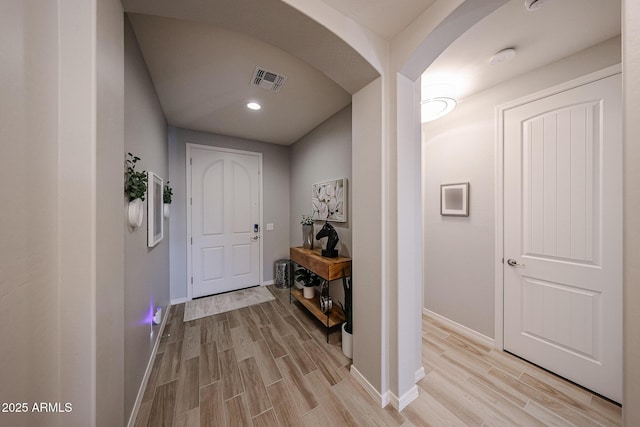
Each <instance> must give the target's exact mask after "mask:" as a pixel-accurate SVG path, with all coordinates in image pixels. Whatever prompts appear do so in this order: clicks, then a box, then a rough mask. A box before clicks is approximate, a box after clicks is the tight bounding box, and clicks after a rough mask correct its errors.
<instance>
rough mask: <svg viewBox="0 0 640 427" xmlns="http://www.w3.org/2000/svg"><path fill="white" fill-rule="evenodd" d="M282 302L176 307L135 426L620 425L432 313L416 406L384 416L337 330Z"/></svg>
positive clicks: (601, 405) (614, 409) (599, 403)
mask: <svg viewBox="0 0 640 427" xmlns="http://www.w3.org/2000/svg"><path fill="white" fill-rule="evenodd" d="M268 288H269V290H270V291H271V292H272V293H273V294H274V295H275V296H276V300H275V301H270V302H267V303H263V304H260V305H256V306H252V307H248V308H243V309H239V310H235V311H232V312H228V313H223V314H218V315H215V316H210V317H207V318H203V319H198V320H193V321H190V322H186V323H184V322H183V321H182V319H183V315H184V304H181V305H176V306H173V307H172V308H171V311H170V313H169V318H168V319H167V325H166V326H165V331H164V334H163V336H162V339H161V342H160V346H159V349H158V354H157V356H156V359H155V360H154V363H153V369H152V372H151V374H150V378H149V383H148V384H147V387H146V389H145V393H144V396H143V399H142V404H141V406H140V409H139V412H138V416H137V419H136V423H135V425H136V426H152V427H159V426H179V427H196V426H332V425H333V426H407V427H408V426H465V425H467V426H468V425H472V426H493V425H502V426H543V425H553V426H572V425H574V426H600V425H603V426H616V425H621V424H622V421H621V409H620V407H618V406H617V405H614V404H612V403H610V402H608V401H606V400H604V399H602V398H600V397H598V396H595V395H592V394H591V393H589V392H588V391H586V390H584V389H582V388H580V387H577V386H575V385H573V384H571V383H569V382H567V381H564V380H562V379H560V378H558V377H556V376H554V375H551V374H549V373H547V372H545V371H544V370H542V369H539V368H537V367H535V366H533V365H531V364H528V363H526V362H524V361H522V360H520V359H518V358H516V357H513V356H511V355H509V354H508V353H504V352H500V351H496V350H493V349H491V348H488V347H486V346H485V345H483V344H481V343H479V342H476V341H474V340H472V339H469V338H467V337H465V336H462V335H459V334H457V333H455V332H454V331H452V330H450V329H449V328H448V327H447V326H446V325H444V324H443V323H441V322H438V321H437V320H435V319H432V318H429V317H426V316H423V321H422V326H423V328H422V344H423V345H422V351H423V366H424V367H425V371H426V373H427V375H426V377H425V378H424V379H422V380H421V381H420V383H419V384H418V386H419V389H418V390H419V397H418V398H417V399H416V400H415V401H414V402H412V403H411V405H409V406H408V407H407V408H405V409H404V410H403V411H402V412H398V411H396V410H395V409H393V408H392V407H391V406H390V405H389V406H387V407H386V408H384V409H382V408H380V407H379V406H377V405H376V403H375V402H374V401H373V400H372V399H371V398H370V397H369V396H368V394H367V393H366V392H365V391H364V390H363V389H362V387H360V385H359V384H358V383H356V382H355V380H354V379H353V378H352V377H351V376H350V374H349V363H350V360H349V359H347V358H346V357H345V356H344V355H343V354H342V351H341V349H340V333H339V332H338V331H336V332H333V333H332V334H331V336H330V340H329V341H330V342H329V344H327V343H326V342H325V330H324V328H323V327H322V326H321V325H320V323H319V322H318V321H317V320H315V319H314V318H311V317H309V315H308V314H307V313H306V312H305V311H304V310H303V309H301V308H300V307H299V306H298V303H293V304H289V294H288V291H287V290H279V289H276V288H274V287H273V286H269V287H268Z"/></svg>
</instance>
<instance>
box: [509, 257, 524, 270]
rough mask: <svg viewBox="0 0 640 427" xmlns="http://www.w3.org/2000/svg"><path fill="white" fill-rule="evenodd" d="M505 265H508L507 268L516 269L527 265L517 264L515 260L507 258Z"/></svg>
mask: <svg viewBox="0 0 640 427" xmlns="http://www.w3.org/2000/svg"><path fill="white" fill-rule="evenodd" d="M507 264H509V266H511V267H518V268H524V267H526V266H527V265H526V264H518V261H516V260H515V259H512V258H509V259H508V260H507Z"/></svg>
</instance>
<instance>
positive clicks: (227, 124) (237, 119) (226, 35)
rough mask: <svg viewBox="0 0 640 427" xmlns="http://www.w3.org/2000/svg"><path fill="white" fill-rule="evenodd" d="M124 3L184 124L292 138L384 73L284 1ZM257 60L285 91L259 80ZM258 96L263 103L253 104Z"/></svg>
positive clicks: (171, 108)
mask: <svg viewBox="0 0 640 427" xmlns="http://www.w3.org/2000/svg"><path fill="white" fill-rule="evenodd" d="M318 1H320V0H318ZM122 3H123V5H124V8H125V11H126V12H128V13H129V15H130V17H131V22H132V26H133V28H134V32H135V33H136V37H137V38H138V40H139V43H140V47H141V50H142V53H143V56H144V58H145V61H146V62H147V66H148V68H149V73H150V74H151V78H152V80H153V82H154V85H155V87H156V90H157V92H158V96H159V98H160V102H161V104H162V107H163V109H164V112H165V116H166V119H167V121H168V122H169V123H170V124H172V125H175V126H180V127H187V128H190V129H195V130H201V131H207V132H212V133H219V134H225V135H230V136H238V137H244V138H250V139H255V140H259V141H264V142H272V143H277V144H285V145H288V144H291V143H293V142H295V141H296V140H297V139H299V138H300V137H302V136H304V135H305V134H306V133H307V132H309V131H310V130H312V129H313V128H314V127H316V126H317V125H319V124H320V123H322V122H323V121H324V120H326V119H327V118H328V117H330V116H331V115H332V114H334V113H336V112H337V111H339V110H340V109H342V108H343V107H344V106H346V105H347V104H348V103H349V102H350V100H351V96H350V94H353V93H355V92H357V91H358V90H360V89H361V88H362V87H364V86H365V85H366V84H368V83H370V82H371V81H373V80H374V79H375V78H377V77H378V75H379V74H378V72H377V71H376V70H375V69H374V68H373V67H372V66H371V65H370V64H369V63H368V62H367V61H365V60H364V58H363V57H362V56H361V55H360V54H359V53H357V52H356V51H355V50H354V49H352V48H351V47H350V46H349V45H348V44H347V43H345V42H344V41H343V40H342V39H340V38H339V37H337V36H336V35H335V34H333V33H332V32H330V31H329V30H327V29H326V28H325V27H324V26H322V25H320V24H318V23H317V22H315V21H313V20H312V19H310V18H308V17H307V16H306V15H304V14H302V13H300V12H298V11H297V10H295V9H293V8H291V7H290V6H288V5H287V4H286V3H284V2H282V1H280V0H207V1H202V0H180V1H175V0H123V1H122ZM172 18H173V19H172ZM257 65H260V66H264V67H266V68H268V69H270V70H272V71H275V72H277V73H282V74H284V75H286V76H287V77H288V81H287V83H286V84H285V86H284V87H283V89H282V90H281V91H280V92H279V93H277V94H276V93H268V92H265V91H263V90H261V89H258V88H253V87H250V86H249V82H250V78H251V74H252V73H253V71H254V69H255V67H256V66H257ZM248 98H252V99H254V98H255V99H259V100H261V101H262V102H263V104H264V105H263V108H262V109H261V110H260V111H257V112H255V111H247V110H246V109H245V107H244V106H245V104H246V101H247V99H248Z"/></svg>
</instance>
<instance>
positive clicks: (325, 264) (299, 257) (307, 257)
mask: <svg viewBox="0 0 640 427" xmlns="http://www.w3.org/2000/svg"><path fill="white" fill-rule="evenodd" d="M289 257H290V258H291V261H293V262H295V263H296V264H298V265H300V266H302V267H304V268H306V269H307V270H310V271H312V272H313V273H315V274H317V275H318V276H320V278H322V279H323V280H324V283H323V287H324V286H326V289H327V296H328V292H329V290H328V288H329V282H330V281H332V280H337V279H341V278H342V277H343V276H344V277H348V276H351V258H347V257H342V256H339V257H337V258H325V257H323V256H322V255H320V249H304V248H302V247H294V248H291V249H290V250H289ZM289 289H290V296H289V302H291V296H293V297H294V298H295V299H297V300H298V301H299V302H300V304H302V306H303V307H304V308H306V309H307V310H308V311H309V312H310V313H311V314H313V315H314V316H315V317H316V318H317V319H318V320H319V321H321V322H323V323H324V324H325V326H326V328H327V342H329V330H330V329H331V328H333V327H334V326H338V325H340V324H342V323H343V322H344V321H345V317H344V313H343V312H342V310H341V309H340V307H338V306H337V305H334V306H333V307H332V308H331V310H329V311H328V312H327V313H323V312H322V310H321V309H320V296H316V297H314V298H313V299H306V298H305V297H304V296H303V295H302V291H301V290H300V289H297V288H295V287H294V286H292V287H291V288H289Z"/></svg>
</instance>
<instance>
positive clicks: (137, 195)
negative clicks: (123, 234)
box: [124, 153, 148, 228]
mask: <svg viewBox="0 0 640 427" xmlns="http://www.w3.org/2000/svg"><path fill="white" fill-rule="evenodd" d="M127 156H128V158H127V159H126V169H125V172H124V192H125V194H126V195H127V197H128V198H129V207H128V219H129V225H131V226H132V227H133V228H137V227H140V225H141V224H142V217H143V212H144V205H143V203H142V202H143V201H144V198H145V196H146V194H147V179H148V178H147V172H146V171H137V170H136V163H138V162H139V161H140V157H138V156H134V155H133V154H131V153H127Z"/></svg>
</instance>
